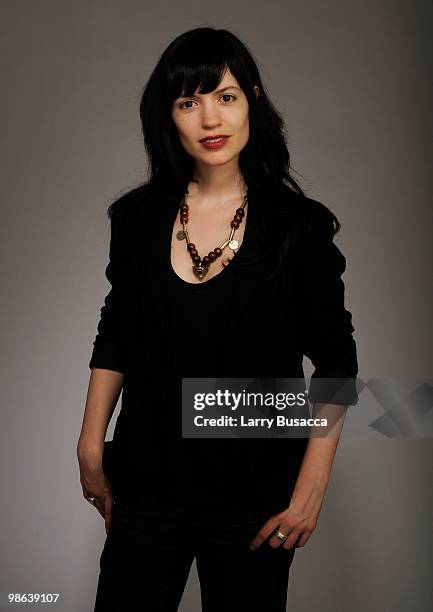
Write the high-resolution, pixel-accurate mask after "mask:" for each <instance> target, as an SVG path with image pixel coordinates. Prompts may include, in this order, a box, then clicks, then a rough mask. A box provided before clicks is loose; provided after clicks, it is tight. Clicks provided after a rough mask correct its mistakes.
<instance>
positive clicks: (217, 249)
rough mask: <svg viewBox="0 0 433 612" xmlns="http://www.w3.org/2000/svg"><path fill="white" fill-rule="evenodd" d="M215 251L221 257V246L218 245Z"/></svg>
mask: <svg viewBox="0 0 433 612" xmlns="http://www.w3.org/2000/svg"><path fill="white" fill-rule="evenodd" d="M213 252H214V253H215V255H216V256H217V257H220V256H221V253H222V250H221V249H220V248H219V247H216V249H214V250H213Z"/></svg>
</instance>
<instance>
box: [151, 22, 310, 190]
mask: <svg viewBox="0 0 433 612" xmlns="http://www.w3.org/2000/svg"><path fill="white" fill-rule="evenodd" d="M227 68H228V69H230V71H231V72H232V74H233V75H234V77H235V78H236V79H237V81H238V83H239V86H240V87H241V89H242V90H243V92H244V94H245V96H246V98H247V100H248V105H249V123H250V136H249V140H248V143H247V144H246V146H245V147H244V148H243V149H242V151H241V153H240V155H239V166H240V169H241V172H242V175H243V178H244V180H245V183H246V185H247V186H249V185H251V184H253V183H255V184H257V183H261V182H262V181H263V180H267V181H272V182H275V183H282V182H287V183H288V184H289V185H290V186H291V187H292V189H293V190H294V191H296V192H297V193H301V194H302V193H303V191H302V189H301V187H300V186H299V185H298V183H297V182H296V181H295V179H294V178H293V177H292V176H291V175H290V171H289V166H290V155H289V151H288V149H287V145H286V140H285V135H284V122H283V120H282V118H281V116H280V114H279V113H278V111H277V110H276V109H275V107H274V106H273V104H272V102H271V100H270V99H269V96H268V95H267V93H266V90H265V87H264V85H263V83H262V81H261V78H260V74H259V71H258V68H257V65H256V62H255V61H254V59H253V57H252V55H251V53H250V51H249V50H248V49H247V47H246V46H245V44H243V43H242V42H241V41H240V40H239V39H238V38H237V37H236V36H235V35H234V34H232V33H231V32H229V31H227V30H223V29H215V28H210V27H200V28H195V29H193V30H189V31H188V32H185V33H184V34H181V35H180V36H178V37H177V38H175V39H174V40H173V42H171V43H170V44H169V46H168V47H167V48H166V50H165V51H164V52H163V54H162V55H161V58H160V59H159V61H158V63H157V65H156V66H155V69H154V70H153V72H152V74H151V76H150V78H149V80H148V82H147V84H146V86H145V88H144V91H143V94H142V98H141V103H140V118H141V124H142V131H143V137H144V146H145V149H146V151H147V154H148V163H149V171H150V183H154V184H158V185H160V186H162V187H163V188H165V187H167V186H169V187H171V188H174V190H176V191H177V190H180V191H181V192H184V190H185V188H186V186H187V185H188V181H189V180H190V179H191V177H192V173H193V167H194V159H193V158H192V157H191V156H190V155H189V154H188V153H187V152H186V151H185V150H184V148H183V147H182V144H181V142H180V139H179V136H178V133H177V129H176V126H175V124H174V122H173V119H172V116H171V112H172V104H173V101H174V100H175V99H176V98H178V97H180V96H191V95H193V94H194V93H195V92H196V90H197V89H198V88H199V87H200V89H199V90H198V91H199V92H200V93H209V92H211V91H213V90H214V89H216V87H217V86H218V84H219V83H220V82H221V80H222V78H223V76H224V72H225V70H226V69H227ZM254 85H258V87H259V90H260V91H259V96H258V98H257V97H256V95H255V93H254V90H253V87H254Z"/></svg>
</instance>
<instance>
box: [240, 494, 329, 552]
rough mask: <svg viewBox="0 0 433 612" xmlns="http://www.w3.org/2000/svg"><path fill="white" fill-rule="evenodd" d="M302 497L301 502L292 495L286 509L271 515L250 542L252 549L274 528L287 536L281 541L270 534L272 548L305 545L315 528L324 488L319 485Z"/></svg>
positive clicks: (272, 532)
mask: <svg viewBox="0 0 433 612" xmlns="http://www.w3.org/2000/svg"><path fill="white" fill-rule="evenodd" d="M302 497H303V501H302V502H300V500H299V497H298V498H294V497H292V499H291V502H290V505H289V507H288V508H287V509H286V510H283V511H282V512H279V513H278V514H274V515H272V516H271V518H270V519H269V520H268V521H267V522H266V523H265V524H264V525H263V527H261V529H260V531H259V532H258V533H257V535H256V536H255V538H254V539H253V540H252V542H251V543H250V548H251V549H252V550H255V549H256V548H258V547H259V546H260V545H261V544H262V543H263V542H264V541H265V540H266V539H267V538H268V537H269V536H270V535H271V534H274V532H275V531H276V530H279V531H281V532H282V533H284V534H285V535H287V536H288V538H287V540H285V541H283V540H280V539H279V538H277V536H276V535H272V537H271V538H270V540H269V545H270V546H272V548H278V547H279V546H282V547H283V548H286V549H287V550H289V549H290V548H292V547H293V546H295V547H296V548H300V547H302V546H305V544H306V543H307V542H308V540H309V538H310V536H311V534H312V533H313V531H314V529H315V528H316V524H317V519H318V516H319V513H320V509H321V506H322V502H323V497H324V489H323V488H320V487H319V488H317V489H313V490H311V491H310V492H309V495H307V496H305V495H303V496H302Z"/></svg>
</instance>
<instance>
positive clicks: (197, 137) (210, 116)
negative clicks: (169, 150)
mask: <svg viewBox="0 0 433 612" xmlns="http://www.w3.org/2000/svg"><path fill="white" fill-rule="evenodd" d="M254 90H255V93H256V95H258V87H257V86H255V87H254ZM172 118H173V121H174V123H175V125H176V127H177V130H178V133H179V138H180V141H181V143H182V145H183V147H184V149H185V150H186V151H187V153H189V154H190V155H191V157H193V158H194V159H195V160H196V162H198V163H203V164H209V165H215V166H218V165H221V164H226V163H227V162H230V161H232V160H233V159H234V158H236V157H237V156H239V153H240V152H241V151H242V149H243V148H244V147H245V145H246V144H247V142H248V138H249V133H250V132H249V121H248V101H247V98H246V96H245V94H244V92H243V91H242V89H241V88H240V87H239V83H238V82H237V80H236V79H235V77H234V76H233V75H232V73H231V72H230V71H229V70H227V71H226V73H225V75H224V78H223V79H222V81H221V82H220V84H219V85H218V86H217V88H216V89H215V90H214V91H212V92H210V93H207V94H198V93H197V92H196V93H195V94H194V95H193V96H191V97H189V98H187V97H180V98H177V99H176V100H174V102H173V106H172ZM211 136H224V138H223V139H222V140H221V141H220V142H215V143H202V142H200V141H201V140H202V139H204V138H209V137H211Z"/></svg>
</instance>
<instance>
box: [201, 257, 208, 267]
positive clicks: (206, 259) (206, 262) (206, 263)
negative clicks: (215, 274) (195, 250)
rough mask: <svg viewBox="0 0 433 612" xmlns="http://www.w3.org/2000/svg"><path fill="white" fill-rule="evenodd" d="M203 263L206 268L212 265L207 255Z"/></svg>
mask: <svg viewBox="0 0 433 612" xmlns="http://www.w3.org/2000/svg"><path fill="white" fill-rule="evenodd" d="M201 262H202V264H203V265H204V266H208V265H209V264H210V260H209V257H207V255H205V256H204V257H203V259H202V261H201Z"/></svg>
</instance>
